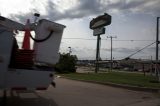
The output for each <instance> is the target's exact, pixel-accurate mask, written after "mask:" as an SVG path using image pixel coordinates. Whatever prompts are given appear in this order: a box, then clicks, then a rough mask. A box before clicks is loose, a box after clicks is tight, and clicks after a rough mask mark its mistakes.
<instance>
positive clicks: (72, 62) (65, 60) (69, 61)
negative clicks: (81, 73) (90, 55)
mask: <svg viewBox="0 0 160 106" xmlns="http://www.w3.org/2000/svg"><path fill="white" fill-rule="evenodd" d="M76 62H77V56H76V55H70V54H69V53H67V54H65V53H63V54H60V59H59V62H58V63H57V64H56V65H55V69H56V71H57V72H58V73H70V72H76Z"/></svg>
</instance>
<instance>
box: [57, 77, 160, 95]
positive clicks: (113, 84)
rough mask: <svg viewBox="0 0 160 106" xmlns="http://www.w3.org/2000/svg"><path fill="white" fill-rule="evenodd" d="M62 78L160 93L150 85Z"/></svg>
mask: <svg viewBox="0 0 160 106" xmlns="http://www.w3.org/2000/svg"><path fill="white" fill-rule="evenodd" d="M60 78H65V79H70V80H76V81H82V82H89V83H95V84H101V85H108V86H112V87H117V88H124V89H128V90H134V91H144V92H151V93H160V89H158V88H148V87H138V86H129V85H124V84H115V83H111V82H105V83H104V82H98V81H86V80H82V79H74V78H68V77H64V76H61V77H60Z"/></svg>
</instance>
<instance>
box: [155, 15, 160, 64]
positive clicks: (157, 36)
mask: <svg viewBox="0 0 160 106" xmlns="http://www.w3.org/2000/svg"><path fill="white" fill-rule="evenodd" d="M159 18H160V17H157V31H156V33H157V34H156V61H158V44H159Z"/></svg>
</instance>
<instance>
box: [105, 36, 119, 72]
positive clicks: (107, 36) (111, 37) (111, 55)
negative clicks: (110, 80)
mask: <svg viewBox="0 0 160 106" xmlns="http://www.w3.org/2000/svg"><path fill="white" fill-rule="evenodd" d="M107 38H111V60H110V61H111V67H110V70H111V71H112V68H113V57H112V51H113V47H112V40H113V38H117V37H113V36H110V37H108V36H107Z"/></svg>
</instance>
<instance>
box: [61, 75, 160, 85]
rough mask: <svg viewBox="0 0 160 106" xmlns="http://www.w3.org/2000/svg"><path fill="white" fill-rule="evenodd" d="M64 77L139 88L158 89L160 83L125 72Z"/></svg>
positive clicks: (151, 77) (150, 78)
mask: <svg viewBox="0 0 160 106" xmlns="http://www.w3.org/2000/svg"><path fill="white" fill-rule="evenodd" d="M63 76H64V77H68V78H71V79H79V80H86V81H98V82H103V83H105V82H111V83H116V84H125V85H132V86H139V87H151V88H160V83H152V82H151V81H153V80H156V79H155V77H153V76H149V75H147V76H143V74H138V73H125V72H109V73H98V74H94V73H83V74H82V73H81V74H80V73H71V74H63Z"/></svg>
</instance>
